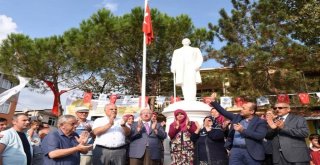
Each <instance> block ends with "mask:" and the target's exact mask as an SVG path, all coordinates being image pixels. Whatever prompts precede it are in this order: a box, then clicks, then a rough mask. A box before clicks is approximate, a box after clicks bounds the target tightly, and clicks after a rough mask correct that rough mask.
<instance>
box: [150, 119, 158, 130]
mask: <svg viewBox="0 0 320 165" xmlns="http://www.w3.org/2000/svg"><path fill="white" fill-rule="evenodd" d="M156 126H157V120H156V121H154V122H153V123H152V125H151V129H153V130H154V129H156Z"/></svg>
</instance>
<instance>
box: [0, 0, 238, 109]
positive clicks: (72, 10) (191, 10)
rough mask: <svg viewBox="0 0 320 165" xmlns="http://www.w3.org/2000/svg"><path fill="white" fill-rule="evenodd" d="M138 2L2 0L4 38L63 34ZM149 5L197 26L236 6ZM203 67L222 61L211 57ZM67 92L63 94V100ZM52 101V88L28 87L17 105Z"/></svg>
mask: <svg viewBox="0 0 320 165" xmlns="http://www.w3.org/2000/svg"><path fill="white" fill-rule="evenodd" d="M138 6H140V7H143V6H144V0H0V41H1V40H3V39H5V38H6V37H7V35H8V34H10V33H23V34H25V35H28V36H30V37H31V38H41V37H49V36H53V35H62V34H63V33H64V32H65V31H67V30H69V29H70V28H74V27H75V28H77V27H79V24H80V23H81V21H83V20H86V19H88V18H90V16H91V15H92V14H94V13H96V12H97V11H98V10H99V9H102V8H106V9H109V10H111V11H112V13H113V14H114V15H119V16H121V15H123V14H126V13H130V12H131V9H133V8H135V7H138ZM149 6H150V8H157V9H158V10H159V11H160V12H162V13H166V14H168V15H169V16H178V15H181V14H187V15H188V16H189V17H190V18H191V19H192V21H193V23H194V25H195V26H196V27H197V28H207V25H208V23H212V24H217V23H218V19H219V18H220V15H219V11H220V10H221V9H222V8H224V9H225V10H226V11H227V12H230V11H231V9H232V4H231V2H230V0H149ZM222 45H223V44H222V43H219V42H217V41H215V42H214V44H213V47H215V48H216V49H219V48H220V47H221V46H222ZM141 49H142V48H141ZM202 67H206V68H208V67H210V68H212V67H219V65H218V64H217V63H216V62H215V61H213V60H209V61H207V62H205V63H204V64H203V65H202ZM67 95H68V93H67V94H64V95H62V98H61V100H62V103H64V102H65V98H66V96H67ZM52 102H53V94H52V93H51V92H49V93H47V94H45V95H43V94H42V95H41V94H37V93H34V92H31V91H30V90H29V89H26V88H25V89H23V90H22V91H21V93H20V97H19V101H18V107H17V109H20V110H21V109H50V108H51V107H52Z"/></svg>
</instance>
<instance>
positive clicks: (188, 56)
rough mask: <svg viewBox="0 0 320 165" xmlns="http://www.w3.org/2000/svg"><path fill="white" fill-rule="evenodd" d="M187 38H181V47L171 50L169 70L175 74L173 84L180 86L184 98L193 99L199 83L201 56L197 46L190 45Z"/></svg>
mask: <svg viewBox="0 0 320 165" xmlns="http://www.w3.org/2000/svg"><path fill="white" fill-rule="evenodd" d="M190 44H191V42H190V40H189V39H188V38H185V39H183V40H182V45H183V47H181V48H179V49H176V50H175V51H174V52H173V57H172V61H171V72H172V73H174V74H176V76H175V77H176V81H175V83H176V84H175V85H177V86H181V88H182V93H183V97H184V100H186V101H195V100H196V94H197V84H199V83H201V76H200V71H199V70H200V67H201V64H202V62H203V57H202V54H201V51H200V49H199V48H194V47H191V46H190Z"/></svg>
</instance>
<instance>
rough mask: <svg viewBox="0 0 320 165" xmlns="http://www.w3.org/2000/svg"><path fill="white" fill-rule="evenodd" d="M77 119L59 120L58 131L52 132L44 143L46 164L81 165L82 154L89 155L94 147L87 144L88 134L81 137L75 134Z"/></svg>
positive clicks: (61, 118) (70, 116) (71, 117)
mask: <svg viewBox="0 0 320 165" xmlns="http://www.w3.org/2000/svg"><path fill="white" fill-rule="evenodd" d="M77 124H78V122H77V119H76V117H75V116H73V115H63V116H60V117H59V119H58V129H57V130H54V131H51V132H50V133H49V134H48V135H47V136H45V138H44V139H43V141H42V144H41V148H42V150H43V153H44V164H45V165H54V164H63V165H79V163H80V153H87V152H88V151H89V150H91V149H92V145H88V144H87V143H86V142H87V140H88V137H89V133H88V132H82V133H81V135H80V136H79V135H78V134H77V133H76V132H75V128H76V127H77Z"/></svg>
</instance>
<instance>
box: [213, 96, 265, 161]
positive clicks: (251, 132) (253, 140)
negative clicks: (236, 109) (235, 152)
mask: <svg viewBox="0 0 320 165" xmlns="http://www.w3.org/2000/svg"><path fill="white" fill-rule="evenodd" d="M210 104H211V105H212V106H213V107H214V108H215V109H216V110H217V111H218V112H219V113H220V114H221V115H222V116H224V117H226V118H228V119H230V120H231V123H232V124H234V123H240V121H241V120H243V118H242V116H241V115H239V114H233V113H231V112H228V111H226V110H225V109H224V108H222V107H221V106H220V104H219V103H217V102H216V101H214V102H211V103H210ZM234 133H235V130H234V129H233V125H231V128H230V131H229V134H228V138H227V141H226V144H225V147H226V148H227V149H231V148H232V142H233V137H234ZM266 134H267V123H266V121H264V120H262V119H260V118H259V117H257V116H254V117H253V118H252V120H251V121H250V122H249V125H248V128H247V129H245V130H243V131H242V132H241V135H242V136H244V137H245V142H246V147H247V150H248V152H249V154H250V155H251V156H252V158H253V159H255V160H264V157H265V152H264V148H263V145H262V142H263V138H264V137H265V136H266Z"/></svg>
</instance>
